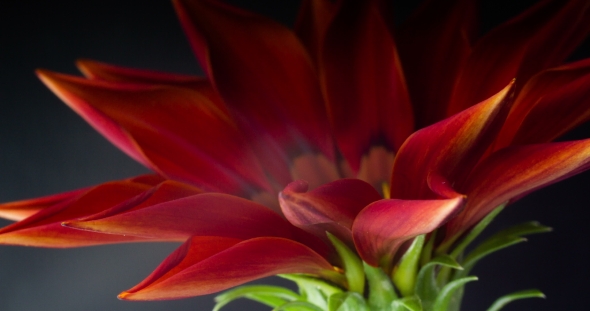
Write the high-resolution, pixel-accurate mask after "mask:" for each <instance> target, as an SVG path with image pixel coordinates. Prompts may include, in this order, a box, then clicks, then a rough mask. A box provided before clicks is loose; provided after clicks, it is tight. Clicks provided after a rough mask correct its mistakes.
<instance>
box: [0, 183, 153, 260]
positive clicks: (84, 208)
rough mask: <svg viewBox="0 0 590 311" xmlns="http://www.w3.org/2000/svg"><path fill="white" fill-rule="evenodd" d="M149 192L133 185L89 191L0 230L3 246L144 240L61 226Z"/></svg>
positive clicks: (42, 245)
mask: <svg viewBox="0 0 590 311" xmlns="http://www.w3.org/2000/svg"><path fill="white" fill-rule="evenodd" d="M149 188H150V186H147V185H145V184H140V183H134V182H131V181H118V182H109V183H105V184H102V185H99V186H96V187H93V188H90V189H89V190H87V191H83V192H81V193H80V194H78V195H76V196H72V197H70V198H68V199H66V200H63V201H60V202H56V203H57V204H55V205H52V206H48V207H46V208H44V209H43V210H41V211H39V212H38V213H36V214H34V215H32V216H30V217H28V218H25V219H24V220H21V221H20V222H17V223H14V224H11V225H9V226H6V227H4V228H2V229H0V244H12V245H26V246H37V247H58V248H65V247H78V246H88V245H97V244H107V243H120V242H128V241H140V240H144V239H140V238H136V237H125V236H117V235H104V234H98V233H91V232H82V231H79V230H74V229H70V228H64V227H62V226H61V223H62V222H63V221H68V220H72V219H76V218H80V217H85V216H88V215H92V214H96V213H99V212H101V211H103V210H105V209H108V208H111V207H113V206H116V205H118V204H121V203H123V202H125V201H127V200H130V199H132V198H135V197H136V196H138V195H140V194H142V193H143V192H144V191H146V190H148V189H149Z"/></svg>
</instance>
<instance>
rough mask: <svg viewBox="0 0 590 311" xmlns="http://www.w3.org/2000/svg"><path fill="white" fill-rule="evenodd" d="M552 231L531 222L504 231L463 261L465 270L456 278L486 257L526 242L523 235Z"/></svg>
mask: <svg viewBox="0 0 590 311" xmlns="http://www.w3.org/2000/svg"><path fill="white" fill-rule="evenodd" d="M551 230H552V229H551V228H550V227H547V226H543V225H541V224H539V223H538V222H536V221H530V222H526V223H523V224H519V225H516V226H513V227H510V228H507V229H504V230H502V231H500V232H498V233H496V234H494V235H492V236H491V237H489V238H488V239H487V240H485V241H484V242H482V243H481V244H480V245H478V246H477V247H476V248H475V249H474V250H473V251H471V252H470V253H469V255H467V257H465V259H464V260H463V266H464V267H465V270H464V271H462V272H461V273H458V274H457V275H455V278H460V277H463V276H465V275H467V274H468V273H469V271H471V269H472V268H473V267H474V266H475V264H476V263H477V262H479V260H481V259H482V258H484V257H486V256H487V255H489V254H491V253H494V252H496V251H499V250H501V249H504V248H506V247H508V246H512V245H515V244H519V243H522V242H525V241H526V239H525V238H523V237H522V236H523V235H529V234H536V233H543V232H549V231H551Z"/></svg>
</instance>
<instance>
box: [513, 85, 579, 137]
mask: <svg viewBox="0 0 590 311" xmlns="http://www.w3.org/2000/svg"><path fill="white" fill-rule="evenodd" d="M589 103H590V74H587V75H585V76H583V77H580V78H578V79H576V80H574V81H572V82H571V83H569V84H567V85H565V86H563V87H562V88H560V89H557V90H555V91H554V92H551V93H549V94H546V95H545V96H544V97H543V98H541V99H540V100H539V101H538V103H537V104H536V105H535V107H534V108H533V109H531V111H530V112H529V113H528V115H527V117H526V118H525V119H524V121H523V122H522V125H521V127H520V129H519V130H518V132H517V133H516V135H515V137H514V140H513V142H512V143H513V144H515V145H520V144H527V143H543V142H549V141H552V140H554V139H555V138H557V137H559V136H561V135H563V134H565V133H566V132H568V131H569V130H571V129H573V128H575V127H577V126H578V125H581V124H582V123H584V122H586V121H588V120H590V107H589V105H588V104H589Z"/></svg>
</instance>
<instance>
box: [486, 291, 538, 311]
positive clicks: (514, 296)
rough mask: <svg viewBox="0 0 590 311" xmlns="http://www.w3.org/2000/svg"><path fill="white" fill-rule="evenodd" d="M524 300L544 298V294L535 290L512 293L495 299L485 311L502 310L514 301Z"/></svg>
mask: <svg viewBox="0 0 590 311" xmlns="http://www.w3.org/2000/svg"><path fill="white" fill-rule="evenodd" d="M526 298H545V294H543V293H542V292H540V291H539V290H536V289H528V290H523V291H518V292H514V293H511V294H508V295H505V296H502V297H500V298H498V299H496V301H495V302H494V303H493V304H492V305H491V306H490V307H489V308H488V309H487V311H499V310H501V309H502V308H504V306H506V305H507V304H509V303H511V302H513V301H515V300H519V299H526Z"/></svg>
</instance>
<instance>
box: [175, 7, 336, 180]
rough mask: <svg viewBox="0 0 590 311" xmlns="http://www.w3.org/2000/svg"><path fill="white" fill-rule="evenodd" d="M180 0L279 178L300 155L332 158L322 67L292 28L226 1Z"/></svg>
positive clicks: (213, 73)
mask: <svg viewBox="0 0 590 311" xmlns="http://www.w3.org/2000/svg"><path fill="white" fill-rule="evenodd" d="M174 3H175V6H176V10H177V12H178V15H179V17H180V20H181V23H182V25H183V26H184V29H185V31H186V33H187V35H188V37H189V38H190V40H191V43H192V45H193V48H194V50H195V52H196V54H197V57H198V58H199V61H200V63H201V65H202V66H203V68H204V69H205V71H206V72H207V75H208V77H209V78H210V80H211V81H212V83H213V84H214V86H215V88H216V89H217V90H218V92H219V94H220V95H221V97H222V98H223V100H224V102H225V103H226V104H227V105H228V107H229V108H230V110H231V111H232V113H233V114H234V116H235V118H236V120H238V123H239V124H240V125H241V127H242V128H243V129H244V130H245V133H246V135H247V137H248V138H249V139H250V141H251V143H252V146H253V148H254V150H255V151H256V154H257V155H258V157H259V158H261V159H262V161H261V162H262V163H263V165H265V166H266V168H267V170H268V171H269V172H270V173H271V174H272V175H273V176H274V177H275V179H277V181H278V182H279V183H282V184H286V183H287V182H289V181H290V176H289V173H288V165H289V160H290V158H291V157H292V156H294V155H299V154H301V153H307V152H310V151H319V152H322V153H323V154H325V155H327V156H328V157H329V158H330V159H332V158H333V147H332V141H331V139H330V135H329V133H330V131H329V127H328V124H327V117H326V112H325V108H324V105H323V100H322V94H321V91H320V89H319V85H318V78H317V73H316V71H315V69H314V66H313V64H312V61H311V59H310V57H309V55H307V52H306V51H305V48H304V47H303V45H302V44H301V42H300V41H299V40H298V38H297V37H296V36H295V34H294V33H293V32H292V31H291V30H289V29H287V28H286V27H284V26H282V25H280V24H278V23H276V22H274V21H271V20H269V19H266V18H264V17H262V16H259V15H256V14H253V13H249V12H245V11H242V10H239V9H236V8H233V7H230V6H228V5H226V4H223V3H220V2H215V1H208V0H192V1H191V0H177V1H175V2H174Z"/></svg>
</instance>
